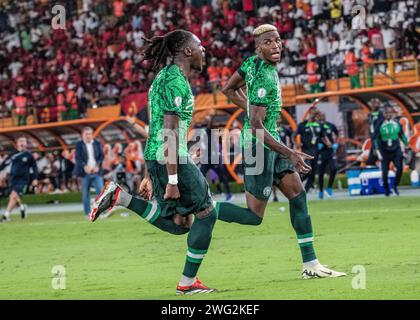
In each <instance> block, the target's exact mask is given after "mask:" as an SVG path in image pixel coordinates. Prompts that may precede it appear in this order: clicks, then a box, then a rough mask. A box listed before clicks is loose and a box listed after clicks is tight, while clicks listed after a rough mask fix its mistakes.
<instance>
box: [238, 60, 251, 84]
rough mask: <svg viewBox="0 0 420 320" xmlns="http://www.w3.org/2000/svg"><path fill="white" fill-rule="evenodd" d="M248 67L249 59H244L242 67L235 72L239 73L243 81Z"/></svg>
mask: <svg viewBox="0 0 420 320" xmlns="http://www.w3.org/2000/svg"><path fill="white" fill-rule="evenodd" d="M248 66H249V58H248V59H246V60H245V61H244V62H242V65H241V66H240V67H239V69H238V70H237V72H238V73H239V75H240V76H241V77H242V78H244V79H245V76H246V72H247V70H248Z"/></svg>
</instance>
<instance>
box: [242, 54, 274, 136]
mask: <svg viewBox="0 0 420 320" xmlns="http://www.w3.org/2000/svg"><path fill="white" fill-rule="evenodd" d="M238 73H239V74H240V75H241V76H242V77H243V78H244V79H245V82H246V91H247V96H248V103H247V115H246V117H245V123H244V126H243V130H242V137H243V139H244V141H247V140H249V139H253V140H254V139H255V137H253V136H252V134H251V133H250V128H251V126H250V123H249V116H250V105H254V106H259V107H261V108H266V110H267V111H266V115H265V119H264V121H263V125H264V127H265V128H266V129H267V131H268V132H269V133H270V134H271V135H272V136H273V137H274V138H275V139H277V140H279V137H278V133H277V121H278V118H279V116H280V113H281V106H282V100H281V88H280V80H279V76H278V73H277V69H276V66H275V65H272V64H268V63H266V62H265V61H264V60H262V59H260V58H259V57H258V56H252V57H249V58H248V59H246V60H245V61H244V62H243V63H242V65H241V67H240V68H239V70H238Z"/></svg>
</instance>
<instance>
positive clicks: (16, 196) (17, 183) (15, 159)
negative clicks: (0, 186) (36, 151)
mask: <svg viewBox="0 0 420 320" xmlns="http://www.w3.org/2000/svg"><path fill="white" fill-rule="evenodd" d="M27 146H28V142H27V140H26V138H25V137H19V138H18V139H17V140H16V149H17V152H16V153H13V154H12V155H10V156H9V157H7V158H6V160H4V161H3V163H1V164H0V171H2V170H3V169H5V168H6V167H8V166H9V165H11V168H10V178H9V189H10V196H9V203H8V205H7V208H6V211H5V213H4V215H3V218H2V220H1V221H2V222H8V221H10V214H11V212H12V210H13V209H14V208H15V207H16V206H19V207H20V214H21V218H22V219H24V218H26V206H25V205H24V204H23V203H22V200H21V199H20V196H21V195H23V194H25V193H26V190H27V188H28V186H29V185H30V184H31V182H32V181H33V183H34V184H37V181H36V177H37V176H38V168H37V166H36V162H35V159H34V157H33V156H32V154H31V153H30V152H29V151H28V149H27Z"/></svg>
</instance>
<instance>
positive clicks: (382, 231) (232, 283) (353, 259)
mask: <svg viewBox="0 0 420 320" xmlns="http://www.w3.org/2000/svg"><path fill="white" fill-rule="evenodd" d="M280 206H285V207H286V210H285V211H284V212H281V211H280V210H279V207H280ZM309 206H310V213H311V215H312V223H313V227H314V231H315V249H316V251H317V255H318V258H319V260H320V261H321V262H322V263H324V264H327V265H328V266H330V267H332V268H336V269H337V270H339V271H345V272H347V274H348V276H347V277H344V278H338V279H315V280H301V279H300V271H301V259H300V253H299V248H298V245H297V243H296V240H295V236H294V232H293V229H292V227H291V224H290V220H289V214H288V206H287V203H271V204H270V205H269V207H268V210H267V211H266V216H265V218H264V221H263V224H262V225H261V226H259V227H252V226H240V225H237V224H228V223H224V222H221V221H218V222H217V223H216V226H215V229H214V233H213V241H212V244H211V247H210V250H209V253H208V254H207V256H206V257H205V259H204V262H203V264H202V266H201V270H200V272H199V277H200V278H201V279H202V281H203V282H204V283H205V284H207V285H209V286H213V287H216V288H218V289H219V292H218V293H214V294H208V295H202V296H201V295H196V296H191V297H177V296H175V286H176V283H177V281H178V280H179V277H180V274H181V272H182V268H183V264H184V260H185V253H186V235H183V236H173V235H170V234H167V233H163V232H161V231H160V230H158V229H155V228H154V227H152V226H151V225H149V224H148V223H146V222H145V221H144V220H142V219H140V218H139V217H138V216H137V215H135V214H131V215H130V216H129V217H122V216H120V214H119V212H118V213H116V214H115V215H114V216H112V217H111V218H109V219H106V220H98V221H97V222H95V223H91V222H89V221H86V220H84V218H83V216H82V215H81V214H80V213H69V214H42V215H31V216H29V218H28V219H27V220H25V221H21V220H20V218H19V217H18V216H13V221H12V222H11V223H8V224H3V225H0V243H1V249H0V299H180V300H182V299H203V298H204V299H419V298H420V201H419V198H418V197H417V198H416V197H400V198H396V197H391V198H389V199H387V198H370V199H369V198H368V199H350V200H342V201H334V200H330V201H323V202H320V201H315V202H310V204H309ZM55 265H62V266H64V267H65V272H66V279H65V281H66V283H65V284H66V289H64V290H54V289H53V288H52V281H53V274H52V268H53V267H54V266H55ZM357 265H361V266H363V267H364V268H365V270H366V278H365V279H366V288H365V289H354V288H353V287H352V281H353V277H355V276H356V273H352V270H353V267H354V266H357ZM359 276H360V274H359Z"/></svg>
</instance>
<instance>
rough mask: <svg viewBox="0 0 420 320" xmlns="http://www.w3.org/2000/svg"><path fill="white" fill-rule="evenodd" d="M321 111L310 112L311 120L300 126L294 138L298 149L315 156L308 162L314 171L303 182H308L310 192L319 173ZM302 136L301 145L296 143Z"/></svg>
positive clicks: (306, 187)
mask: <svg viewBox="0 0 420 320" xmlns="http://www.w3.org/2000/svg"><path fill="white" fill-rule="evenodd" d="M318 114H319V111H318V109H316V108H315V107H312V108H311V109H310V110H309V120H305V121H303V122H301V123H300V124H299V125H298V128H297V130H296V131H295V132H294V134H293V137H294V140H295V144H296V146H297V148H298V149H299V148H301V149H302V152H304V153H306V154H309V155H311V156H313V157H314V158H313V159H312V160H308V161H307V163H308V165H310V166H311V168H312V170H311V171H310V172H309V173H308V174H307V175H305V176H303V177H302V181H304V180H306V179H307V180H308V181H306V184H305V190H306V192H308V191H309V190H310V189H311V188H313V184H314V181H315V174H316V172H317V162H318V143H319V142H320V139H321V126H320V124H319V123H318ZM298 134H299V135H300V140H301V141H300V143H297V142H296V136H297V135H298Z"/></svg>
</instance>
